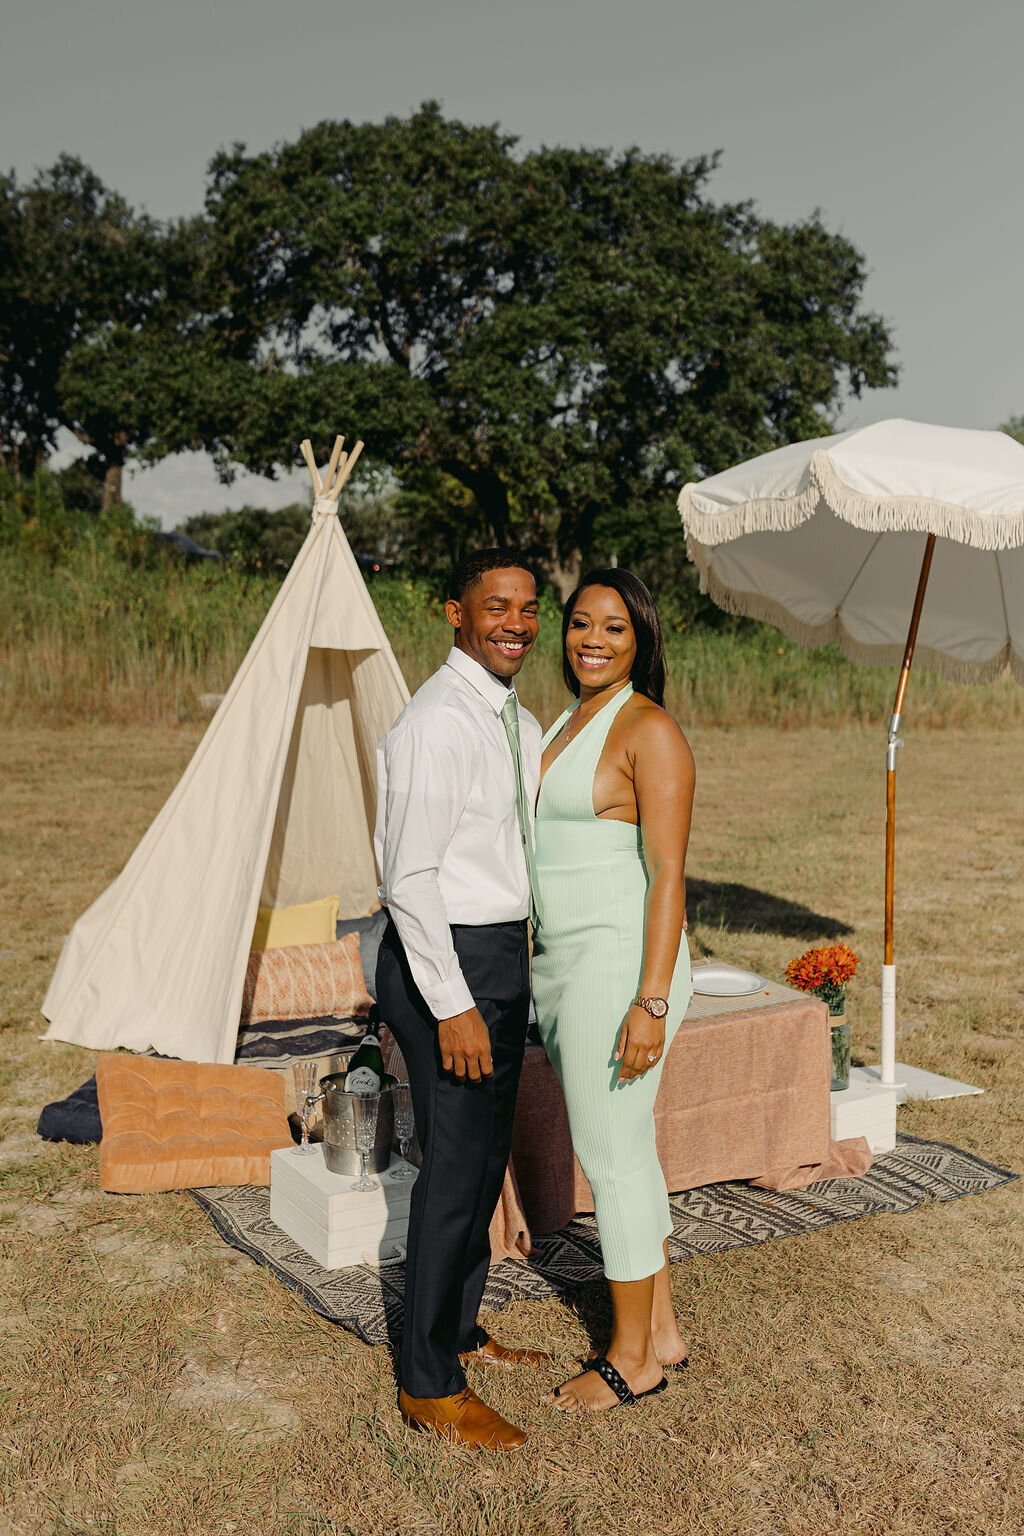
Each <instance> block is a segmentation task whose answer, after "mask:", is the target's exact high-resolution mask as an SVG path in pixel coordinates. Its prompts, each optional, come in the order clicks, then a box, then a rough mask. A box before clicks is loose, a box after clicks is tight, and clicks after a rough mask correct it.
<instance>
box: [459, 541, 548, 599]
mask: <svg viewBox="0 0 1024 1536" xmlns="http://www.w3.org/2000/svg"><path fill="white" fill-rule="evenodd" d="M514 570H518V571H526V573H527V574H528V575H529V576H532V577H533V579H534V581H535V582H536V580H537V572H536V571H535V570H534V568H533V566H532V565H531V564H530V562H529V560H527V558H526V556H525V555H521V554H520V553H519V551H518V550H516V549H474V550H473V551H472V552H471V553H470V554H468V555H463V557H462V559H461V560H460V561H458V563H457V564H456V566H455V569H454V570H453V571H452V579H451V581H450V582H449V584H448V596H449V598H450V599H451V600H452V601H453V602H456V603H461V602H462V599H463V598H464V597H465V595H466V593H467V592H469V591H470V590H471V588H473V587H475V586H476V584H477V582H479V581H480V580H481V579H482V578H483V577H484V576H486V575H487V572H488V571H514Z"/></svg>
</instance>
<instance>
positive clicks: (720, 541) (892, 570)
mask: <svg viewBox="0 0 1024 1536" xmlns="http://www.w3.org/2000/svg"><path fill="white" fill-rule="evenodd" d="M679 513H680V516H681V518H682V521H683V525H684V527H685V529H686V533H687V542H688V548H689V551H690V555H691V557H692V559H693V560H694V561H695V563H696V565H697V567H698V569H699V570H700V573H701V579H702V582H703V584H704V586H705V588H706V590H707V591H708V592H709V593H710V594H711V596H712V597H713V598H714V600H715V602H716V603H718V604H719V606H720V607H722V608H725V609H726V610H727V611H728V612H730V613H740V614H746V615H748V616H749V617H750V618H755V619H765V620H767V621H768V622H769V623H772V624H775V625H777V626H778V627H779V629H781V630H782V631H783V633H784V634H787V635H789V636H790V637H791V638H792V639H794V640H797V641H799V642H800V644H802V645H808V646H817V645H824V644H825V643H826V642H827V641H829V640H835V641H836V642H837V644H838V645H839V647H840V649H841V650H842V651H843V653H844V655H846V656H849V657H850V658H851V660H853V661H858V662H862V663H864V664H865V665H868V666H881V665H887V664H896V663H898V662H899V661H900V659H901V657H902V666H901V669H900V675H899V683H898V685H897V689H896V698H895V702H894V705H893V712H892V717H891V719H890V722H889V735H888V742H887V747H886V805H887V814H886V854H885V956H884V964H883V967H882V1048H881V1067H880V1078H881V1081H882V1082H883V1083H886V1084H892V1083H897V1084H902V1085H903V1086H904V1089H905V1090H907V1092H908V1094H909V1095H912V1096H914V1097H942V1096H945V1095H946V1094H950V1093H954V1092H971V1091H974V1090H971V1089H969V1088H968V1087H967V1086H966V1085H955V1084H952V1083H950V1082H949V1081H948V1080H947V1079H944V1078H937V1077H936V1076H935V1074H932V1073H922V1072H920V1071H918V1070H917V1069H915V1068H907V1067H903V1066H901V1067H899V1068H897V1066H896V968H895V956H894V937H893V888H894V853H895V833H896V754H897V750H898V749H899V748H900V747H901V746H902V745H903V742H902V739H901V737H900V734H899V732H900V723H901V718H902V715H903V705H904V698H905V695H906V689H907V680H908V677H909V674H910V666H911V662H912V661H914V660H916V661H917V662H918V664H919V665H920V666H923V667H926V668H927V669H929V670H930V671H934V672H938V673H940V674H941V675H942V676H944V677H950V678H953V679H955V680H956V681H957V682H978V683H984V682H991V681H993V680H995V679H996V678H998V677H1000V676H1002V675H1004V674H1005V673H1006V672H1007V671H1009V672H1010V673H1011V674H1012V675H1013V677H1014V678H1016V680H1017V682H1019V683H1024V446H1022V445H1021V444H1020V443H1018V442H1015V441H1014V439H1013V438H1011V437H1008V436H1007V435H1006V434H1005V433H1003V432H975V431H967V430H964V429H962V428H956V427H935V426H928V425H926V424H925V423H923V422H916V421H898V420H897V421H882V422H878V423H877V424H875V425H874V426H870V427H862V428H858V429H855V430H853V431H851V432H839V433H836V434H835V435H834V436H832V437H821V438H813V439H811V440H810V441H808V442H803V443H793V444H790V445H789V446H787V447H785V448H777V449H775V451H774V452H772V453H765V454H762V455H761V456H760V457H759V458H756V459H750V460H748V461H747V462H746V463H744V464H739V465H736V466H735V468H733V469H728V470H725V471H723V473H722V474H719V475H712V476H710V477H709V478H708V479H707V480H702V481H700V482H699V483H698V484H691V485H687V486H685V487H684V489H683V491H682V493H681V494H680V497H679Z"/></svg>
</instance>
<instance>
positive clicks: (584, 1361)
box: [576, 1355, 690, 1371]
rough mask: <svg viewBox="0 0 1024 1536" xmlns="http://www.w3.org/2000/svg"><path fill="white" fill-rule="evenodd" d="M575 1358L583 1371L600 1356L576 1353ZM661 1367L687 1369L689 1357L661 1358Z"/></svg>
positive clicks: (673, 1369) (669, 1369)
mask: <svg viewBox="0 0 1024 1536" xmlns="http://www.w3.org/2000/svg"><path fill="white" fill-rule="evenodd" d="M576 1359H577V1360H578V1361H579V1363H580V1365H582V1367H583V1369H584V1370H585V1371H589V1370H592V1369H593V1366H594V1361H595V1360H600V1359H601V1356H600V1355H577V1356H576ZM661 1368H662V1370H663V1371H688V1370H689V1369H690V1357H689V1355H685V1356H684V1357H683V1359H682V1360H663V1361H662V1362H661Z"/></svg>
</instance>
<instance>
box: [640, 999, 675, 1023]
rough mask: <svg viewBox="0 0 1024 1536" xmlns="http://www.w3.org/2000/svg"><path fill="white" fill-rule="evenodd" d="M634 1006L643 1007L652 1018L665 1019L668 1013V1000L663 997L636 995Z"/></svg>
mask: <svg viewBox="0 0 1024 1536" xmlns="http://www.w3.org/2000/svg"><path fill="white" fill-rule="evenodd" d="M633 1006H634V1007H635V1008H642V1009H643V1010H644V1012H645V1013H649V1014H650V1016H651V1018H652V1019H663V1018H664V1017H665V1015H666V1014H667V1013H668V1002H667V1001H666V999H665V998H663V997H634V999H633Z"/></svg>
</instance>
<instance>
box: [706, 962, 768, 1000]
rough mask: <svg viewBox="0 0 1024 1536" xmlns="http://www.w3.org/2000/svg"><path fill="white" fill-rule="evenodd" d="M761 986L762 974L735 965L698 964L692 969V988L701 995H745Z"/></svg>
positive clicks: (762, 982) (759, 989) (757, 990)
mask: <svg viewBox="0 0 1024 1536" xmlns="http://www.w3.org/2000/svg"><path fill="white" fill-rule="evenodd" d="M763 986H764V977H763V976H756V975H755V974H754V972H753V971H741V970H740V969H739V968H738V967H737V966H735V965H698V966H695V967H694V971H693V990H694V991H695V992H699V993H700V994H701V996H703V997H746V996H748V994H749V993H751V992H760V991H761V989H762V988H763Z"/></svg>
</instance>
